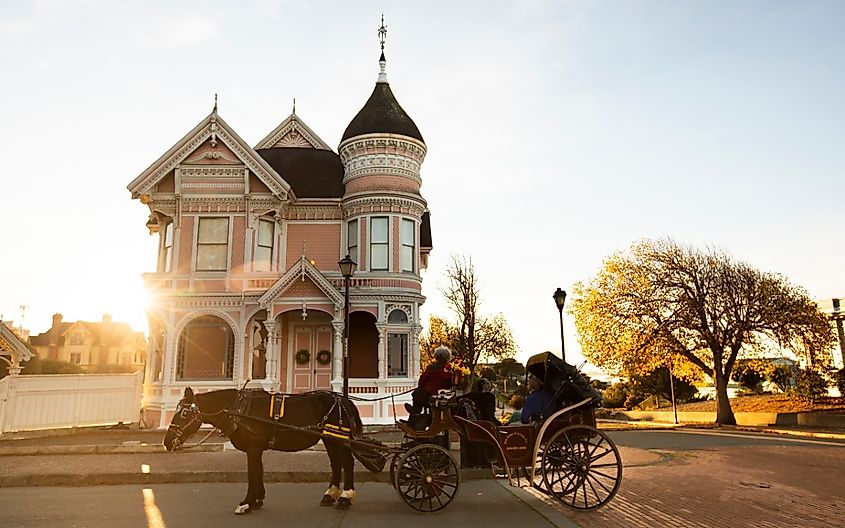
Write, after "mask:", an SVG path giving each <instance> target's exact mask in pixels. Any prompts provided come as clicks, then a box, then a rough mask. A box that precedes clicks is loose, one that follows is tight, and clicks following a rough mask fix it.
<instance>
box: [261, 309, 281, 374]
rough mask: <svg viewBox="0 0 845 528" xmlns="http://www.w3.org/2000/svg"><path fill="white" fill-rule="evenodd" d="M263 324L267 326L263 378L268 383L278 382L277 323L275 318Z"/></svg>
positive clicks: (279, 349) (278, 344) (279, 346)
mask: <svg viewBox="0 0 845 528" xmlns="http://www.w3.org/2000/svg"><path fill="white" fill-rule="evenodd" d="M264 326H265V327H266V328H267V350H265V351H264V359H265V363H264V365H265V368H264V379H265V381H267V382H268V384H271V385H272V384H278V382H279V358H280V357H281V342H280V340H279V324H278V323H277V322H276V321H275V320H273V321H269V320H268V321H265V322H264Z"/></svg>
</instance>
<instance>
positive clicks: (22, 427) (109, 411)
mask: <svg viewBox="0 0 845 528" xmlns="http://www.w3.org/2000/svg"><path fill="white" fill-rule="evenodd" d="M142 385H143V374H142V373H140V372H136V373H134V374H50V375H46V374H45V375H31V376H20V375H12V376H6V377H5V378H3V379H2V380H0V434H1V433H9V432H14V431H34V430H39V429H58V428H63V427H87V426H95V425H110V424H116V423H118V422H123V423H125V424H128V423H137V422H138V421H139V420H140V416H141V415H140V413H141V392H142Z"/></svg>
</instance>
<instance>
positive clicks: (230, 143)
mask: <svg viewBox="0 0 845 528" xmlns="http://www.w3.org/2000/svg"><path fill="white" fill-rule="evenodd" d="M209 138H211V140H212V142H213V143H214V142H216V141H218V140H220V141H222V142H223V143H224V144H225V145H226V147H227V148H228V149H229V150H231V151H232V152H233V153H234V154H235V155H236V156H238V158H240V161H241V163H243V164H244V165H246V167H247V168H249V170H251V171H252V172H253V173H254V174H255V175H256V176H258V178H259V179H260V180H261V181H262V182H263V183H264V184H265V185H267V187H268V188H269V189H270V190H271V191H272V192H273V193H274V194H275V195H277V196H279V197H280V198H281V199H283V200H286V199H287V196H288V194H289V192H290V185H289V184H288V183H287V182H286V181H284V179H283V178H282V177H281V176H280V175H279V174H278V173H277V172H276V171H275V170H273V168H272V167H271V166H270V165H269V164H267V162H266V161H264V159H262V158H261V156H259V155H258V153H256V152H255V151H254V150H253V149H251V148H250V147H249V146H247V144H246V142H244V140H243V139H241V137H240V136H238V134H237V133H236V132H235V131H234V130H233V129H232V128H231V127H230V126H229V125H228V124H227V123H226V122H225V121H224V120H223V119H222V118H221V117H219V116H218V115H217V112H216V111H213V112H212V113H211V114H209V115H208V116H207V117H206V118H205V119H203V120H202V121H201V122H200V123H199V124H198V125H197V126H196V127H194V129H193V130H191V131H190V132H188V134H186V135H185V136H184V137H183V138H182V139H181V140H180V141H179V142H178V143H176V145H174V146H173V147H171V148H170V150H168V151H167V152H166V153H165V154H164V155H163V156H161V157H160V158H159V159H158V160H156V162H155V163H153V164H152V165H151V166H150V167H149V168H148V169H147V170H145V171H144V172H143V173H141V175H140V176H138V177H137V178H135V180H133V181H132V183H130V184H129V186H128V189H129V191H130V192H132V195H133V197H135V198H137V197H139V196H141V195H142V194H149V193H150V191H151V190H152V188H153V187H154V186H155V185H156V184H157V183H158V182H159V181H161V180H162V179H163V178H164V177H165V176H166V175H167V174H169V173H170V171H172V170H174V169H175V168H176V167H177V166H179V165H180V164H181V163H183V162H184V161H185V160H186V159H187V157H188V156H189V155H190V154H191V153H192V152H194V151H195V150H196V149H197V148H198V147H199V146H200V145H202V144H203V143H205V141H206V140H208V139H209Z"/></svg>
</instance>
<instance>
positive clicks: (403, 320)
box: [387, 309, 408, 324]
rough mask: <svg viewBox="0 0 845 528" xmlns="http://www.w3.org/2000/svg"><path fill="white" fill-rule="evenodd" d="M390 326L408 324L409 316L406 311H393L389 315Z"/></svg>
mask: <svg viewBox="0 0 845 528" xmlns="http://www.w3.org/2000/svg"><path fill="white" fill-rule="evenodd" d="M387 322H388V323H389V324H408V314H406V313H405V311H404V310H399V309H397V310H393V311H392V312H390V313H389V314H388V315H387Z"/></svg>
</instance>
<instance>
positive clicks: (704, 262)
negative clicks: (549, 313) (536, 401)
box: [570, 239, 833, 424]
mask: <svg viewBox="0 0 845 528" xmlns="http://www.w3.org/2000/svg"><path fill="white" fill-rule="evenodd" d="M570 311H571V312H572V313H573V314H574V316H575V325H576V328H577V330H578V334H579V340H580V343H581V348H582V351H583V353H584V356H585V357H586V358H587V359H589V360H590V361H591V362H593V363H594V364H595V365H597V366H599V367H601V368H604V369H607V370H611V371H616V372H620V373H625V374H637V373H640V374H644V373H648V372H650V371H652V370H654V369H655V368H657V367H660V366H667V365H671V367H672V372H673V373H674V374H675V375H680V376H683V377H686V378H687V379H689V376H692V375H694V374H696V373H697V372H698V373H704V374H707V375H708V376H710V378H711V379H713V382H714V385H715V388H716V403H717V413H716V422H717V423H719V424H735V423H736V419H735V417H734V414H733V411H732V409H731V405H730V400H729V399H728V393H727V385H728V380H729V379H730V376H731V372H732V370H733V368H734V365H735V364H736V361H737V358H738V357H739V358H742V357H753V356H754V355H756V354H758V353H760V352H762V351H763V350H764V349H765V348H766V347H768V346H770V345H771V344H772V343H776V344H779V345H780V346H781V347H783V348H786V349H790V350H792V351H793V352H794V353H795V354H797V355H800V356H803V357H805V358H807V360H808V362H809V363H810V365H826V364H827V362H828V361H829V358H828V357H827V356H826V354H827V352H826V351H828V350H829V349H830V346H831V343H832V340H833V333H832V329H831V326H830V322H829V321H828V320H827V318H826V317H825V315H824V314H823V313H822V312H820V311H819V309H818V307H817V306H816V304H815V303H814V302H813V301H812V300H811V299H810V298H809V296H808V295H807V292H806V291H804V290H803V289H802V288H800V287H797V286H794V285H792V284H790V283H789V282H788V281H787V280H786V278H784V277H783V276H781V275H778V274H774V273H766V272H762V271H759V270H757V269H755V268H753V267H751V266H750V265H748V264H746V263H744V262H738V261H736V260H734V259H733V258H732V257H730V256H728V255H727V254H726V253H724V252H721V251H717V250H707V251H701V250H697V249H694V248H691V247H686V246H682V245H680V244H678V243H676V242H674V241H673V240H670V239H663V240H644V241H641V242H638V243H635V244H634V245H633V246H632V247H631V248H630V250H629V251H628V252H626V253H618V254H614V255H612V256H611V257H609V258H608V259H606V260H605V262H604V264H603V266H602V269H601V270H600V271H599V273H598V275H597V276H595V277H594V278H593V279H592V280H590V281H589V282H588V283H586V284H583V283H579V284H577V285H576V286H575V294H574V300H573V302H572V305H571V307H570ZM696 371H697V372H696Z"/></svg>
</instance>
